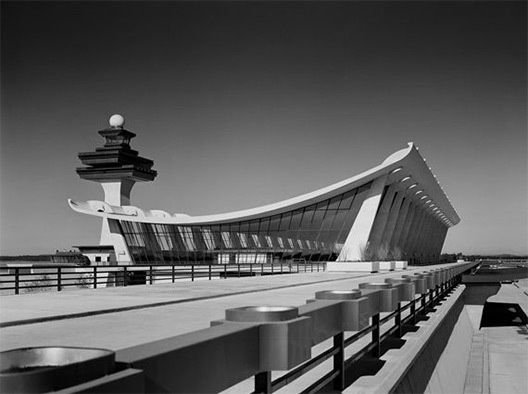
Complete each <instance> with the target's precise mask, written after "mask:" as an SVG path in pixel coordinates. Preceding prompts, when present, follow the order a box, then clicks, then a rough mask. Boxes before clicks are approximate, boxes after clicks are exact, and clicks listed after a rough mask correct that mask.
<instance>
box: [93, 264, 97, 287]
mask: <svg viewBox="0 0 528 394" xmlns="http://www.w3.org/2000/svg"><path fill="white" fill-rule="evenodd" d="M93 287H94V289H97V267H96V266H94V267H93Z"/></svg>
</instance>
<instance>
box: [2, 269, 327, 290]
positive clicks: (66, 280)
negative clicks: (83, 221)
mask: <svg viewBox="0 0 528 394" xmlns="http://www.w3.org/2000/svg"><path fill="white" fill-rule="evenodd" d="M325 268H326V264H325V263H324V262H305V263H302V262H295V263H291V264H288V263H269V264H265V263H260V264H259V263H256V264H255V263H254V264H251V263H245V264H209V265H197V264H191V265H119V266H117V265H116V266H108V265H107V266H102V265H98V266H57V265H34V266H20V267H16V266H8V267H4V268H2V270H1V272H0V294H1V295H8V294H22V293H33V292H43V291H63V290H69V289H97V288H101V287H114V286H131V285H146V284H150V285H152V284H155V283H175V282H181V281H197V280H215V279H227V278H241V277H248V276H259V275H262V276H264V275H280V274H295V273H305V272H321V271H324V270H325Z"/></svg>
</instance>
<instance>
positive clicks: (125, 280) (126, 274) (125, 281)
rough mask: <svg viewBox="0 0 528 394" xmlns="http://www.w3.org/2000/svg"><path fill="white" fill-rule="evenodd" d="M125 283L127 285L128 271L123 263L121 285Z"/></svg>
mask: <svg viewBox="0 0 528 394" xmlns="http://www.w3.org/2000/svg"><path fill="white" fill-rule="evenodd" d="M116 279H117V278H116ZM127 285H128V272H127V267H126V265H125V266H123V286H127Z"/></svg>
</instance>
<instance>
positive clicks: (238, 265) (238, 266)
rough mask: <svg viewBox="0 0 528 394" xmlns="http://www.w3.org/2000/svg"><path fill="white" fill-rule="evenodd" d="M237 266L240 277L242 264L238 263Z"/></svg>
mask: <svg viewBox="0 0 528 394" xmlns="http://www.w3.org/2000/svg"><path fill="white" fill-rule="evenodd" d="M237 268H238V277H239V278H240V264H237Z"/></svg>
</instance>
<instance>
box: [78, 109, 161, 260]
mask: <svg viewBox="0 0 528 394" xmlns="http://www.w3.org/2000/svg"><path fill="white" fill-rule="evenodd" d="M109 123H110V127H109V128H107V129H104V130H101V131H99V134H100V135H101V136H102V137H104V139H105V144H104V145H103V146H102V147H100V148H96V149H95V151H94V152H81V153H79V159H81V162H82V163H83V164H84V165H85V166H86V167H78V168H77V174H79V176H80V177H81V178H82V179H86V180H88V181H94V182H98V183H100V184H101V186H102V187H103V190H104V195H105V196H104V201H105V202H106V203H107V204H109V205H112V206H124V205H130V191H131V190H132V187H133V186H134V184H135V183H136V182H151V181H153V180H154V179H155V178H156V176H157V175H158V173H157V172H156V171H154V170H152V166H153V165H154V162H153V161H152V160H149V159H146V158H144V157H141V156H139V154H138V151H136V150H133V149H131V148H130V140H131V139H132V138H134V137H135V136H136V134H134V133H132V132H131V131H128V130H125V129H124V128H123V126H124V125H125V119H124V118H123V117H122V116H121V115H112V116H111V117H110V122H109ZM111 245H112V246H111ZM99 246H100V247H104V248H107V249H110V248H111V249H114V252H115V254H116V258H117V261H118V262H119V263H121V264H127V263H128V264H129V263H130V262H131V258H130V255H129V253H128V249H127V247H126V244H125V242H124V239H123V236H122V235H121V233H120V231H119V229H118V225H117V223H116V221H115V220H109V219H106V218H104V219H103V226H102V229H101V238H100V242H99ZM79 248H80V247H79ZM112 260H113V258H112ZM109 261H110V260H109Z"/></svg>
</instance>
